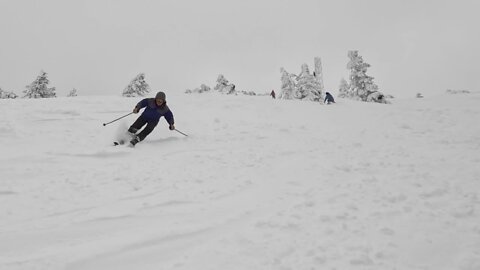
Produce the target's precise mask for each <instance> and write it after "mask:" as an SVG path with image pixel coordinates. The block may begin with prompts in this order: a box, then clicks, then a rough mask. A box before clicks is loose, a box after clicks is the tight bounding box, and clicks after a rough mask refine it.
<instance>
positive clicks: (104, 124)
mask: <svg viewBox="0 0 480 270" xmlns="http://www.w3.org/2000/svg"><path fill="white" fill-rule="evenodd" d="M132 113H133V112H131V113H129V114H125V115H124V116H122V117H119V118H117V119H115V120H112V121H110V122H108V123H103V126H106V125H108V124H111V123H113V122H115V121H118V120H120V119H122V118H124V117H127V116H129V115H130V114H132Z"/></svg>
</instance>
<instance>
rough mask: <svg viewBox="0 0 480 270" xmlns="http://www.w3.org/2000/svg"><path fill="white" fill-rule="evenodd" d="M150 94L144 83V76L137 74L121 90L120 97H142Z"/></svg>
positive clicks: (147, 86) (146, 84)
mask: <svg viewBox="0 0 480 270" xmlns="http://www.w3.org/2000/svg"><path fill="white" fill-rule="evenodd" d="M148 92H150V86H149V85H148V83H147V82H146V81H145V74H144V73H140V74H138V75H137V76H136V77H135V78H134V79H133V80H132V81H131V82H130V84H129V85H128V86H127V87H125V89H124V90H123V93H122V96H124V97H137V96H140V97H143V96H145V95H146V94H148Z"/></svg>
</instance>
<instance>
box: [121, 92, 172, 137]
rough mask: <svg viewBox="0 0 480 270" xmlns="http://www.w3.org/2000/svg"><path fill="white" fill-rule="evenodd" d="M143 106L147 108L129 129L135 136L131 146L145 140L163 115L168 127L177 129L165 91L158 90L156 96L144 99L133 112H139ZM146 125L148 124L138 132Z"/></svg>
mask: <svg viewBox="0 0 480 270" xmlns="http://www.w3.org/2000/svg"><path fill="white" fill-rule="evenodd" d="M142 108H145V110H144V111H143V113H142V114H141V115H140V116H139V117H138V118H137V120H135V122H134V123H133V124H132V125H131V126H130V128H129V129H128V132H129V133H130V134H131V135H132V137H133V138H132V140H131V141H130V144H131V146H135V144H137V143H138V142H141V141H143V140H144V139H145V137H147V136H148V134H150V132H152V131H153V130H154V129H155V127H156V126H157V124H158V121H159V120H160V118H161V117H162V116H164V117H165V120H167V122H168V124H169V127H168V128H169V129H170V130H175V125H174V123H175V122H174V119H173V113H172V111H170V109H169V108H168V106H167V101H166V99H165V93H164V92H158V93H157V95H155V98H145V99H142V100H141V101H140V102H139V103H138V104H137V105H136V106H135V108H134V109H133V113H138V112H139V111H140V109H142ZM145 125H147V126H146V127H145V128H144V129H143V130H142V131H140V133H138V134H137V132H138V131H139V130H140V129H141V128H142V127H143V126H145Z"/></svg>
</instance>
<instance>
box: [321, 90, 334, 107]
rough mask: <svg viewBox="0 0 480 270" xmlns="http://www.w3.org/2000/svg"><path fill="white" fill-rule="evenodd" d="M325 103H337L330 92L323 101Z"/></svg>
mask: <svg viewBox="0 0 480 270" xmlns="http://www.w3.org/2000/svg"><path fill="white" fill-rule="evenodd" d="M323 103H327V104H331V103H335V100H334V99H333V96H332V95H331V94H330V93H329V92H326V93H325V100H324V101H323Z"/></svg>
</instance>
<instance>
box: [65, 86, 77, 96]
mask: <svg viewBox="0 0 480 270" xmlns="http://www.w3.org/2000/svg"><path fill="white" fill-rule="evenodd" d="M76 96H77V89H75V88H73V89H72V90H71V91H70V93H68V95H67V97H76Z"/></svg>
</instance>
